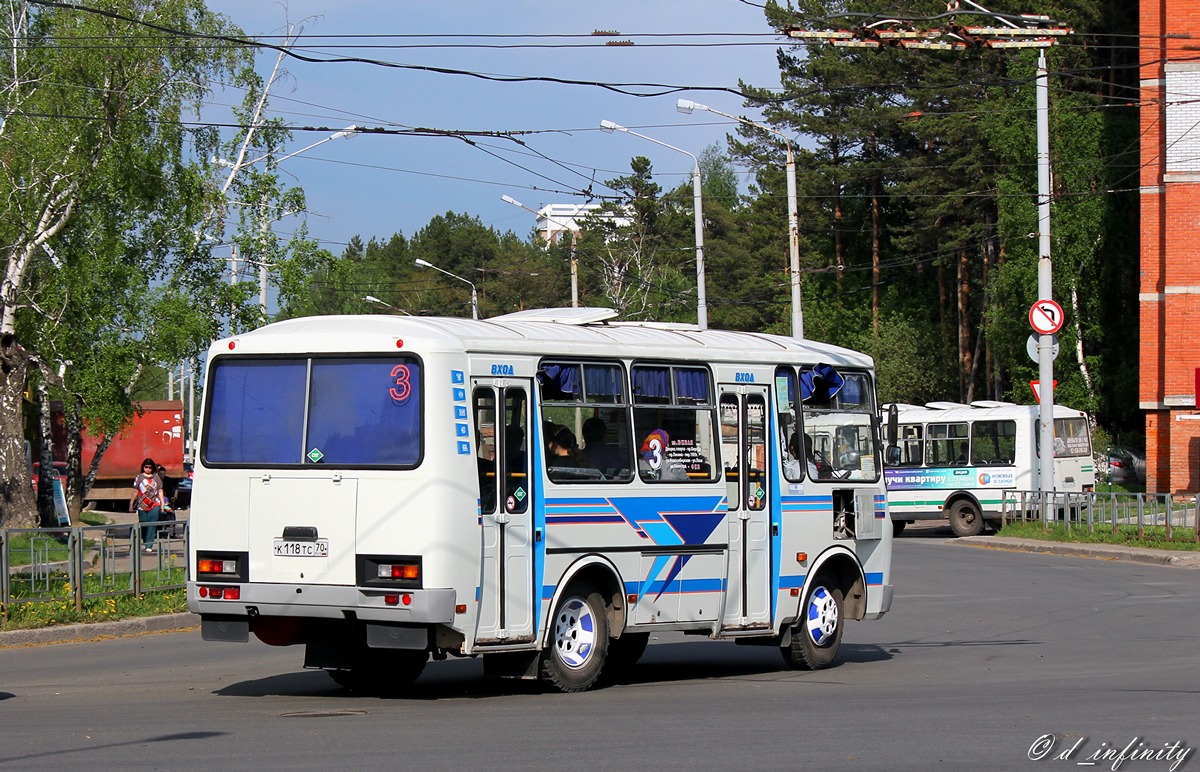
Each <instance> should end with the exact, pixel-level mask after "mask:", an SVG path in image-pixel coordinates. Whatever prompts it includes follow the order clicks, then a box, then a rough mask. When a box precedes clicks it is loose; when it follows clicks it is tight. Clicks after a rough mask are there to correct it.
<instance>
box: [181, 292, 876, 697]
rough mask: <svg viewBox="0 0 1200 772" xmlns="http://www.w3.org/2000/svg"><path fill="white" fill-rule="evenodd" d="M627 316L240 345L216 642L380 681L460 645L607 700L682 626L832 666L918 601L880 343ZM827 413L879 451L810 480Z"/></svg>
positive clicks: (209, 421)
mask: <svg viewBox="0 0 1200 772" xmlns="http://www.w3.org/2000/svg"><path fill="white" fill-rule="evenodd" d="M615 316H616V314H615V313H614V312H613V311H611V310H609V309H595V308H590V309H589V308H579V309H545V310H534V311H524V312H518V313H514V314H509V315H507V316H500V317H496V318H492V319H488V320H482V321H475V320H467V319H451V318H425V317H408V316H327V317H314V318H306V319H295V320H291V321H285V322H279V323H276V324H271V325H268V326H266V327H263V328H261V329H258V330H255V331H253V332H250V333H247V334H245V335H238V336H235V337H232V338H229V339H226V340H221V341H218V342H216V343H215V344H213V346H212V348H211V349H210V350H209V358H208V372H207V383H206V388H205V395H204V409H203V428H202V432H201V442H200V448H199V455H198V457H197V462H196V467H195V487H194V492H193V499H192V510H191V523H190V543H189V563H188V565H189V571H190V574H189V577H190V580H189V582H188V607H189V608H190V609H191V610H192V611H193V612H195V613H197V614H199V615H200V618H201V632H202V635H203V637H204V638H205V639H206V640H214V641H247V640H249V636H250V635H251V634H253V635H255V636H256V637H257V638H259V639H260V640H262V641H264V642H266V643H269V644H274V645H293V644H295V645H300V644H302V645H303V646H304V648H305V654H304V665H305V667H308V668H316V669H322V670H326V671H328V672H329V673H330V675H331V676H332V677H333V679H334V680H335V681H336V682H337V683H339V684H341V685H343V686H346V687H348V688H351V689H354V690H359V691H383V690H387V691H396V690H400V689H402V688H403V687H404V686H406V685H408V684H409V683H411V682H412V681H413V680H415V679H416V678H417V677H418V676H419V674H420V673H421V672H422V670H423V668H424V667H425V665H426V662H427V660H429V659H430V658H433V659H435V660H436V659H444V658H445V657H446V656H447V655H453V656H482V657H483V665H484V672H485V673H486V674H488V675H494V676H504V677H519V678H541V679H543V680H544V681H545V682H546V683H548V684H550V685H551V686H553V687H555V688H557V689H560V690H562V691H581V690H584V689H587V688H589V687H590V686H592V685H593V684H594V683H595V682H596V680H597V678H598V677H599V676H600V675H601V674H602V672H606V671H607V672H614V671H616V670H617V669H619V668H621V667H626V666H629V665H631V664H632V663H634V662H635V661H636V660H637V659H638V657H640V656H641V654H642V652H643V650H644V649H645V646H646V644H647V642H648V641H649V639H650V636H651V634H653V633H656V632H658V631H682V632H685V633H694V634H702V635H706V636H709V637H711V638H716V639H733V640H739V641H746V642H754V643H766V644H769V645H775V646H778V647H779V648H780V650H781V652H782V654H783V658H784V660H785V661H786V663H787V664H789V665H791V666H793V667H796V668H805V669H815V668H821V667H825V666H828V665H830V664H832V663H833V661H834V659H835V656H836V655H837V652H838V648H839V645H840V642H841V638H842V632H843V627H844V623H845V621H846V620H847V619H856V620H862V619H875V618H878V617H880V616H882V615H883V614H885V613H886V612H887V611H888V609H889V608H890V607H891V603H892V574H891V546H892V542H891V539H892V527H891V521H890V520H889V519H888V517H887V509H886V496H885V490H884V483H883V476H882V473H881V470H882V464H881V459H880V448H881V446H880V427H879V411H878V406H877V405H876V404H875V398H874V395H875V382H874V372H873V367H872V362H871V360H870V358H868V357H866V356H864V355H862V354H858V353H855V352H852V351H849V350H846V349H842V348H837V347H834V346H828V345H822V344H819V343H814V342H811V341H805V340H796V339H792V338H786V337H780V336H774V335H762V334H753V333H739V332H724V331H717V330H703V331H702V330H700V329H698V328H697V327H695V326H691V325H675V324H655V323H641V322H617V321H614V317H615ZM810 427H811V428H812V429H818V428H819V430H820V431H821V432H825V433H829V432H832V433H834V434H838V433H839V432H841V433H843V434H853V435H854V436H855V437H859V438H862V440H863V444H862V446H861V448H860V452H859V453H857V454H851V455H852V456H853V457H852V458H851V457H847V458H844V459H840V460H839V465H838V468H836V469H834V468H832V465H831V464H825V465H824V466H822V471H820V472H813V471H810V467H813V466H814V465H811V464H808V463H806V461H808V460H809V459H805V458H802V457H799V456H798V455H797V451H796V448H799V447H801V446H802V444H803V443H802V442H801V441H800V439H799V438H800V437H801V436H803V433H804V432H806V431H809V430H810ZM789 447H790V448H791V450H789ZM812 460H814V461H815V459H812Z"/></svg>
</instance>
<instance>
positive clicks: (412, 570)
mask: <svg viewBox="0 0 1200 772" xmlns="http://www.w3.org/2000/svg"><path fill="white" fill-rule="evenodd" d="M378 573H379V578H380V579H412V580H420V578H421V567H420V566H419V565H417V564H416V563H380V564H379V566H378Z"/></svg>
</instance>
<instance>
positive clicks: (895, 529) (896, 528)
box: [892, 520, 908, 536]
mask: <svg viewBox="0 0 1200 772" xmlns="http://www.w3.org/2000/svg"><path fill="white" fill-rule="evenodd" d="M906 525H908V521H907V520H893V521H892V536H899V535H900V534H902V533H904V526H906Z"/></svg>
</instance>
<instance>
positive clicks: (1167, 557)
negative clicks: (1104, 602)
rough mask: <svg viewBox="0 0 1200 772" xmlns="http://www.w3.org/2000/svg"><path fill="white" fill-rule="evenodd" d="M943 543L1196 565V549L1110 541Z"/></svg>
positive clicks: (1199, 562)
mask: <svg viewBox="0 0 1200 772" xmlns="http://www.w3.org/2000/svg"><path fill="white" fill-rule="evenodd" d="M946 543H947V544H957V545H958V546H960V547H975V548H976V549H994V550H1010V551H1015V552H1032V553H1037V554H1040V555H1064V556H1067V557H1078V558H1093V559H1096V560H1121V561H1126V562H1131V563H1147V564H1150V565H1157V566H1174V567H1176V568H1200V552H1184V551H1180V550H1174V551H1172V550H1156V549H1147V548H1143V547H1121V546H1116V545H1110V544H1064V543H1060V542H1043V541H1035V540H1032V539H1011V538H1005V537H1003V536H965V537H962V538H958V539H947V540H946Z"/></svg>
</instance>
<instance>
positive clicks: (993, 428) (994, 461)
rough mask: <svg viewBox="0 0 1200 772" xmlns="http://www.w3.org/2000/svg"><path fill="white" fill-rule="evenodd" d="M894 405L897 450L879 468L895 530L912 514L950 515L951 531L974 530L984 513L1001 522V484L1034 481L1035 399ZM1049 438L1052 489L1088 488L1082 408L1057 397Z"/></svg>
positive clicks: (1091, 476)
mask: <svg viewBox="0 0 1200 772" xmlns="http://www.w3.org/2000/svg"><path fill="white" fill-rule="evenodd" d="M891 407H892V406H890V405H885V406H884V409H885V411H888V410H889V409H890V408H891ZM895 410H896V422H897V438H896V442H897V444H898V445H899V447H900V454H899V460H898V462H897V463H895V464H889V465H888V467H887V469H886V470H885V475H886V479H887V490H888V510H889V512H890V514H891V518H892V524H893V527H894V529H895V532H896V533H899V532H900V531H902V530H903V529H904V526H905V525H906V524H908V523H911V522H913V521H916V520H940V519H949V521H950V528H951V529H952V530H953V531H954V533H955V535H956V536H974V535H976V534H979V533H981V532H982V530H983V527H984V523H985V521H986V522H990V523H991V524H992V525H993V527H996V526H999V525H1000V518H1001V517H1002V514H1001V498H1002V496H1003V495H1004V492H1005V491H1006V490H1016V491H1032V490H1036V489H1038V487H1039V486H1038V479H1039V461H1038V459H1039V454H1040V448H1039V447H1038V445H1039V425H1040V421H1039V419H1038V411H1039V407H1038V406H1037V405H1016V404H1013V403H1010V402H991V401H986V402H985V401H980V402H972V403H971V404H969V405H964V404H960V403H957V402H931V403H929V404H928V405H925V406H924V407H920V406H917V405H901V404H897V405H895ZM1054 444H1055V454H1054V490H1056V491H1064V492H1075V493H1083V492H1089V491H1092V490H1094V489H1095V485H1096V467H1095V461H1094V460H1093V458H1092V442H1091V434H1090V431H1089V428H1088V417H1087V415H1086V414H1085V413H1081V412H1080V411H1078V410H1072V409H1071V408H1069V407H1065V406H1063V405H1055V406H1054Z"/></svg>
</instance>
